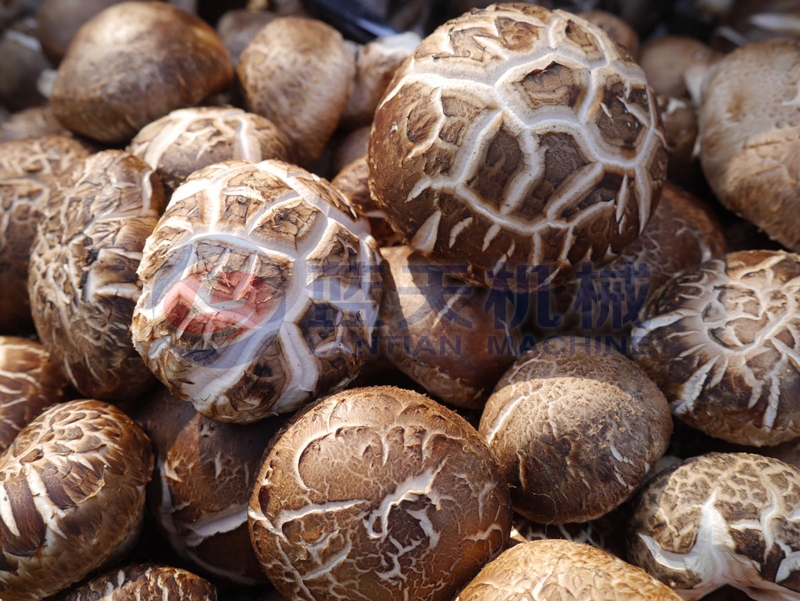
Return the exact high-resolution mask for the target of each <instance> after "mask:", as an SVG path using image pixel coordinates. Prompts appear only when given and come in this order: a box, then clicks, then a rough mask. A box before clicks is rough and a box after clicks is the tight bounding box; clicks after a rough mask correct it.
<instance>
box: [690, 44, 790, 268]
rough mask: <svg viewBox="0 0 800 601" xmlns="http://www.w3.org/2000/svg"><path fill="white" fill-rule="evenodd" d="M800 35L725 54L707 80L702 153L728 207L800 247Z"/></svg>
mask: <svg viewBox="0 0 800 601" xmlns="http://www.w3.org/2000/svg"><path fill="white" fill-rule="evenodd" d="M798 80H800V41H788V40H766V41H762V42H754V43H752V44H748V45H746V46H744V47H742V48H740V49H739V50H736V51H734V52H732V53H731V54H729V55H728V56H726V57H725V58H724V59H723V60H722V61H720V62H719V64H718V65H717V66H716V67H715V69H714V71H713V73H712V74H711V75H710V76H709V78H708V80H707V81H706V83H705V86H704V92H703V99H702V102H701V104H700V122H699V125H700V138H701V140H702V147H701V154H700V160H701V163H702V166H703V172H704V173H705V175H706V179H707V180H708V183H709V184H710V186H711V188H712V189H713V190H714V193H715V194H716V196H717V198H719V200H720V202H722V204H723V205H725V206H726V207H727V208H729V209H731V210H732V211H734V212H736V213H738V214H739V215H741V216H742V217H744V218H745V219H747V220H749V221H751V222H753V223H754V224H756V225H757V226H758V227H759V228H760V229H762V230H764V231H765V232H766V233H767V234H768V235H769V236H770V238H772V239H773V240H777V241H778V242H780V243H781V244H783V245H784V246H785V247H787V248H788V249H790V250H793V251H796V252H797V251H800V222H798V219H797V213H798V207H800V186H798V185H797V182H798V180H800V90H798V86H797V82H798Z"/></svg>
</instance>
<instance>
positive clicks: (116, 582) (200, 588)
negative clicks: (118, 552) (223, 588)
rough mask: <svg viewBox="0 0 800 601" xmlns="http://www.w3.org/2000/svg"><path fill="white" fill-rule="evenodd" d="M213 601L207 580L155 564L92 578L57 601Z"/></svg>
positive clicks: (211, 588) (215, 598)
mask: <svg viewBox="0 0 800 601" xmlns="http://www.w3.org/2000/svg"><path fill="white" fill-rule="evenodd" d="M133 599H135V600H136V601H216V600H217V591H216V589H215V588H214V585H212V584H211V583H210V582H208V581H207V580H204V579H203V578H200V577H199V576H195V575H194V574H192V573H191V572H187V571H186V570H180V569H178V568H172V567H168V566H157V565H136V566H127V567H124V568H120V569H117V570H113V571H110V572H107V573H105V574H102V575H101V576H97V577H96V578H93V579H92V580H90V581H89V582H87V583H86V584H84V585H83V586H80V587H78V588H76V589H74V590H72V591H70V592H69V593H67V594H66V595H65V596H64V597H63V599H62V600H61V601H129V600H133Z"/></svg>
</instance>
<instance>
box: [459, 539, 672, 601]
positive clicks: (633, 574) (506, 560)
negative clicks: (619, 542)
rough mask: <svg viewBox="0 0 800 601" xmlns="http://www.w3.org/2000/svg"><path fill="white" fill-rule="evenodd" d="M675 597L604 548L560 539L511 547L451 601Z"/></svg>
mask: <svg viewBox="0 0 800 601" xmlns="http://www.w3.org/2000/svg"><path fill="white" fill-rule="evenodd" d="M499 599H503V600H508V601H512V600H514V601H516V600H517V599H519V600H522V599H536V600H537V601H572V600H573V599H591V600H592V601H680V599H681V598H680V597H679V596H678V595H676V594H675V593H674V592H673V591H672V590H670V588H669V587H668V586H666V585H664V584H662V583H660V582H659V581H658V580H656V579H655V578H653V577H652V576H649V575H648V574H647V573H646V572H644V571H643V570H641V569H638V568H635V567H634V566H632V565H630V564H628V563H625V562H624V561H622V560H621V559H619V558H617V557H614V556H613V555H610V554H608V553H606V552H604V551H601V550H599V549H596V548H594V547H591V546H589V545H585V544H582V543H576V542H571V541H563V540H540V541H534V542H529V543H525V544H521V545H517V546H515V547H513V548H511V549H509V550H507V551H506V552H505V553H503V554H502V555H501V556H500V557H498V558H497V559H495V560H494V561H492V562H490V563H489V564H487V565H486V567H485V568H483V570H481V572H480V574H478V576H476V577H475V579H474V580H473V581H472V582H470V583H469V585H468V586H467V587H466V588H465V589H464V590H463V591H461V593H460V594H459V595H458V597H456V600H455V601H498V600H499Z"/></svg>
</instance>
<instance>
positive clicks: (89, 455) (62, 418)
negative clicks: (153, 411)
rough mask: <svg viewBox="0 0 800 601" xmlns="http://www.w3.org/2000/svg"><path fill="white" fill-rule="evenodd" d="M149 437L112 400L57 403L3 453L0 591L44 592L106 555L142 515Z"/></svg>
mask: <svg viewBox="0 0 800 601" xmlns="http://www.w3.org/2000/svg"><path fill="white" fill-rule="evenodd" d="M152 471H153V456H152V453H151V451H150V440H149V439H148V438H147V436H146V435H145V434H144V432H142V430H141V429H140V428H139V426H137V425H136V424H135V423H134V422H133V420H131V419H130V418H129V417H128V416H127V415H125V414H124V413H123V412H122V411H120V410H119V409H117V408H116V407H114V406H112V405H106V404H105V403H100V402H98V401H92V400H80V401H71V402H68V403H61V404H58V405H54V406H53V407H50V408H49V409H47V410H46V411H45V412H44V413H43V414H41V415H40V416H39V417H37V418H36V419H34V420H33V421H32V422H31V423H30V424H29V425H28V426H27V427H26V428H24V429H23V430H22V432H20V433H19V435H18V436H17V437H16V439H15V440H14V442H13V443H12V445H11V446H10V447H9V448H8V449H6V451H5V452H4V453H3V454H2V455H0V482H2V488H3V494H2V495H0V533H2V535H1V536H0V596H1V597H2V598H3V601H38V600H39V599H42V598H44V597H47V596H49V595H53V594H55V593H57V592H59V591H61V590H63V589H64V588H66V587H67V586H69V585H70V584H72V583H73V582H77V581H79V580H81V579H82V578H84V577H85V576H86V575H87V574H88V573H89V572H91V571H92V570H96V569H98V568H100V567H102V566H104V565H105V564H106V562H108V561H109V559H110V558H112V557H113V556H114V553H115V551H116V550H117V549H118V548H119V547H120V546H122V545H126V544H128V543H129V542H130V536H131V533H132V532H134V531H135V530H136V528H137V527H138V526H139V525H140V523H141V518H142V515H143V511H144V503H145V485H146V484H147V482H148V481H149V480H150V476H151V473H152Z"/></svg>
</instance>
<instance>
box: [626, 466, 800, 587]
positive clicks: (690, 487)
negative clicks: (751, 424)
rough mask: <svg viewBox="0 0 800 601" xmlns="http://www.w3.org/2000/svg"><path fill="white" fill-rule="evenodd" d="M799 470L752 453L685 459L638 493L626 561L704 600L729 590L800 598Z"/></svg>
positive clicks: (630, 527)
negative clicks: (799, 554)
mask: <svg viewBox="0 0 800 601" xmlns="http://www.w3.org/2000/svg"><path fill="white" fill-rule="evenodd" d="M798 514H800V470H798V469H797V468H795V467H792V466H790V465H788V464H786V463H783V462H782V461H778V460H777V459H772V458H769V457H763V456H761V455H754V454H749V453H710V454H707V455H702V456H700V457H693V458H691V459H687V460H686V461H684V462H683V463H681V464H679V465H677V466H674V467H673V468H670V469H668V470H666V471H664V472H662V473H661V474H659V475H657V476H656V477H655V478H653V480H651V481H650V482H649V483H648V484H647V485H646V486H645V487H644V488H643V489H642V490H641V491H640V492H639V494H638V496H637V498H636V501H635V503H634V507H633V517H632V519H631V522H630V526H629V531H628V559H629V560H630V561H631V562H632V563H634V564H635V565H638V566H641V567H642V568H644V569H645V570H646V571H647V572H648V573H650V574H652V575H653V576H655V577H656V578H658V579H659V580H661V581H662V582H665V583H667V584H669V586H671V587H672V588H674V589H676V590H677V591H679V592H680V595H681V597H682V598H683V599H684V600H686V601H694V600H695V599H700V598H701V597H704V596H705V595H706V594H708V593H710V592H711V591H713V590H715V589H717V588H719V587H721V586H723V585H724V584H731V585H733V586H735V587H736V588H741V589H742V590H744V591H746V592H747V593H748V594H749V595H750V596H751V597H752V598H754V599H759V600H762V601H767V600H775V601H777V600H778V599H793V598H796V597H797V596H798V593H800V569H799V568H798V567H797V560H796V557H797V552H798V549H800V539H798V535H797V532H798V531H800V518H798Z"/></svg>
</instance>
